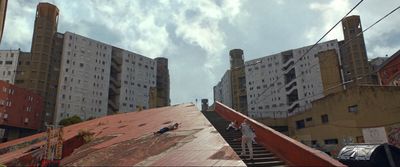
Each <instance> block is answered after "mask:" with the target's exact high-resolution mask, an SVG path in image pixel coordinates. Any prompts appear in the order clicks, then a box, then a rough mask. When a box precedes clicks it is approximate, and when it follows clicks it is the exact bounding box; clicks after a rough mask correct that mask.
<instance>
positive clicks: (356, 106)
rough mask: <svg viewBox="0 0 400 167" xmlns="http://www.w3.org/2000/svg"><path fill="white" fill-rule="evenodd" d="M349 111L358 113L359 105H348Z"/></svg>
mask: <svg viewBox="0 0 400 167" xmlns="http://www.w3.org/2000/svg"><path fill="white" fill-rule="evenodd" d="M348 111H349V112H351V113H357V112H358V105H352V106H349V107H348Z"/></svg>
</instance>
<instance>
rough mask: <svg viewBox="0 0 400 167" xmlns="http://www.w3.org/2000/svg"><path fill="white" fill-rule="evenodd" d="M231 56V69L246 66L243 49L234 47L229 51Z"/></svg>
mask: <svg viewBox="0 0 400 167" xmlns="http://www.w3.org/2000/svg"><path fill="white" fill-rule="evenodd" d="M229 56H230V63H231V69H233V68H239V67H243V66H244V60H243V50H242V49H232V50H231V51H229Z"/></svg>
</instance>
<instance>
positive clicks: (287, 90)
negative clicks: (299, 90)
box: [286, 80, 297, 92]
mask: <svg viewBox="0 0 400 167" xmlns="http://www.w3.org/2000/svg"><path fill="white" fill-rule="evenodd" d="M296 86H297V82H296V80H293V81H292V82H290V83H289V84H287V86H286V92H291V91H290V90H291V89H292V88H294V87H296Z"/></svg>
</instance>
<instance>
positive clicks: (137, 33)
mask: <svg viewBox="0 0 400 167" xmlns="http://www.w3.org/2000/svg"><path fill="white" fill-rule="evenodd" d="M38 2H39V1H33V0H10V1H9V2H8V11H7V18H6V25H5V32H4V33H5V34H4V35H3V40H2V43H1V46H0V48H1V49H18V48H21V49H22V50H23V51H30V43H31V40H32V32H33V23H34V17H35V10H36V5H37V4H38ZM44 2H50V3H53V4H55V5H56V6H58V8H59V9H60V19H59V26H58V31H59V32H65V31H70V32H74V33H77V34H80V35H84V36H87V37H89V38H92V39H95V40H99V41H102V42H105V43H108V44H111V45H114V46H118V47H121V48H124V49H127V50H130V51H133V52H136V53H140V54H142V55H145V56H148V57H151V58H155V57H159V56H162V57H167V58H168V59H169V63H170V64H169V69H170V77H171V100H172V103H173V104H177V103H183V102H194V99H196V98H209V99H210V100H212V94H213V93H212V87H213V86H214V85H215V84H217V82H218V81H219V80H220V78H221V77H222V75H223V73H224V72H225V70H226V69H227V68H228V67H229V57H228V52H229V50H230V49H233V48H241V49H243V50H244V52H245V55H244V56H245V60H251V59H254V58H258V57H262V56H267V55H270V54H273V53H278V52H281V51H284V50H288V49H292V48H298V47H302V46H306V45H310V44H313V43H315V42H316V41H317V40H318V39H319V38H320V37H321V36H322V35H323V34H324V33H325V32H326V31H327V30H328V29H329V28H330V27H331V26H333V25H334V24H335V23H336V22H337V21H338V20H339V19H340V18H341V17H342V16H344V15H345V14H346V13H347V12H348V11H349V10H350V9H351V8H352V7H353V6H354V5H355V4H356V3H357V2H358V0H357V1H353V0H307V1H297V0H268V1H267V0H118V1H110V0H84V1H82V0H49V1H44ZM399 5H400V1H398V0H385V1H381V0H365V1H364V2H363V3H361V5H360V6H359V7H358V8H357V9H356V10H355V11H354V12H353V13H352V14H357V15H361V19H362V26H363V27H364V28H366V27H368V26H369V25H371V24H372V23H373V22H375V21H376V20H378V19H379V18H380V17H382V16H384V15H385V14H386V13H388V12H389V11H391V10H393V9H394V8H395V7H397V6H399ZM399 25H400V11H397V12H396V13H393V14H392V15H391V16H389V17H388V18H387V19H385V20H383V21H382V22H381V23H379V24H377V25H376V26H375V27H373V28H372V29H370V30H369V31H367V32H366V33H365V34H364V37H365V40H366V44H367V52H368V57H369V58H373V57H377V56H385V55H386V54H388V55H391V54H393V53H394V52H395V51H397V50H398V49H400V29H399V28H398V26H399ZM330 39H339V40H341V39H343V35H342V32H341V25H340V26H338V27H337V28H336V29H335V30H334V31H333V32H332V33H331V34H329V35H328V37H327V38H325V39H324V40H323V41H326V40H330Z"/></svg>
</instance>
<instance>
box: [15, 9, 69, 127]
mask: <svg viewBox="0 0 400 167" xmlns="http://www.w3.org/2000/svg"><path fill="white" fill-rule="evenodd" d="M58 15H59V10H58V8H57V7H56V6H54V5H52V4H50V3H39V4H38V5H37V9H36V16H35V24H34V29H33V37H32V47H31V56H30V57H29V58H28V57H26V58H21V59H20V61H21V62H25V64H22V63H21V66H24V67H21V68H20V67H18V69H17V76H16V82H15V84H16V85H17V86H19V87H22V88H26V89H29V90H31V91H33V92H34V93H37V94H39V95H40V96H42V97H43V103H44V104H43V105H44V114H43V127H44V126H45V125H47V124H53V118H54V117H53V116H54V111H55V108H54V107H55V105H54V104H55V99H56V96H55V92H56V91H55V90H56V89H57V87H58V78H57V75H58V73H59V67H57V66H56V65H57V64H59V63H58V62H57V60H59V59H60V57H57V56H60V54H59V53H55V52H54V51H55V50H57V49H55V48H54V47H57V43H56V41H60V39H57V38H60V37H59V35H57V26H58ZM61 40H62V39H61ZM19 74H20V75H19ZM55 78H57V79H55Z"/></svg>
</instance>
